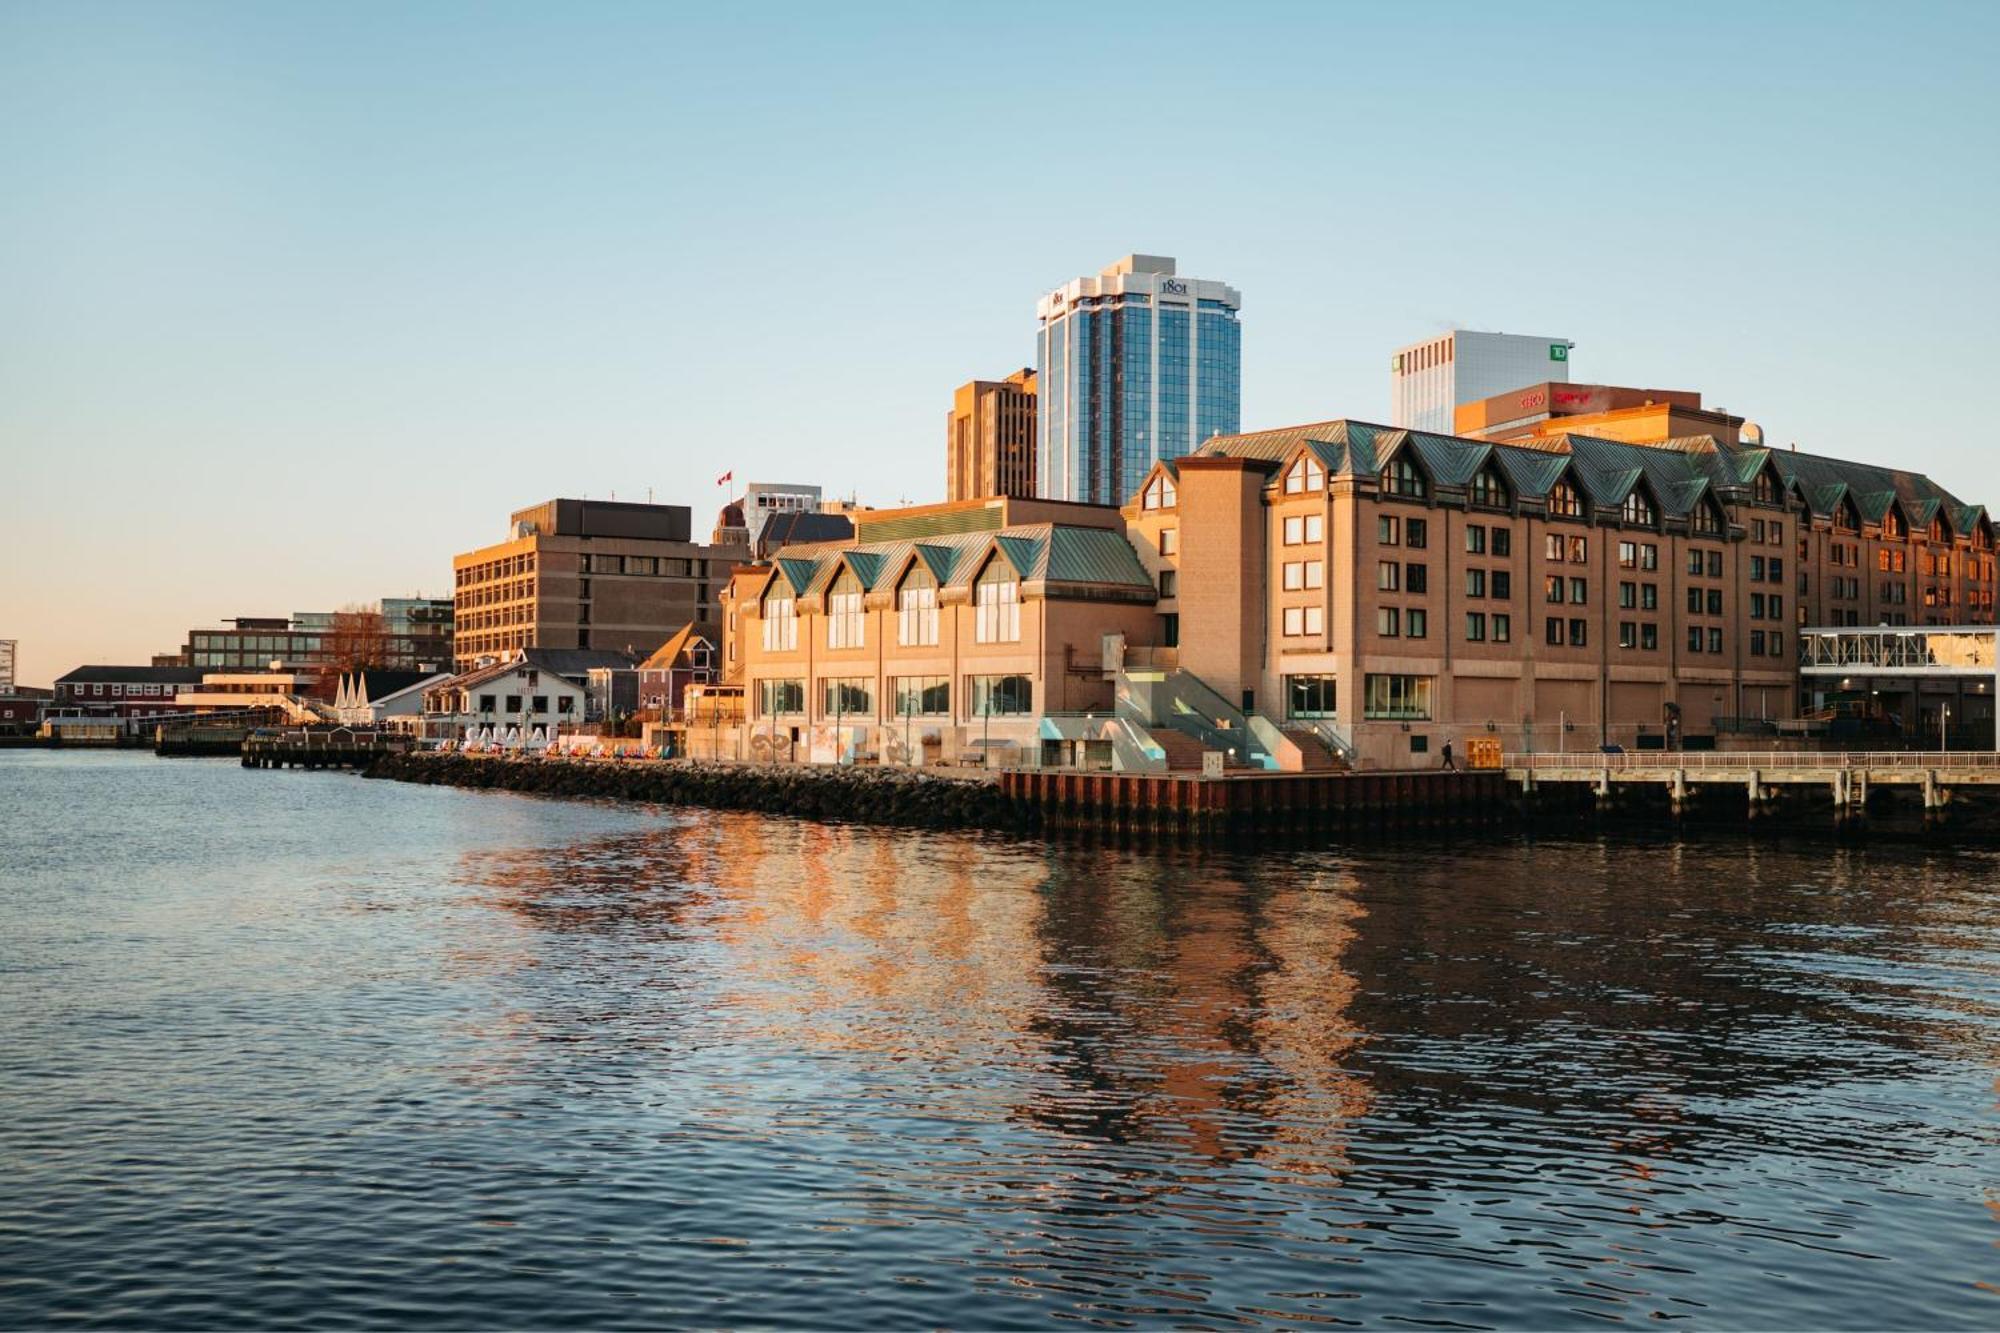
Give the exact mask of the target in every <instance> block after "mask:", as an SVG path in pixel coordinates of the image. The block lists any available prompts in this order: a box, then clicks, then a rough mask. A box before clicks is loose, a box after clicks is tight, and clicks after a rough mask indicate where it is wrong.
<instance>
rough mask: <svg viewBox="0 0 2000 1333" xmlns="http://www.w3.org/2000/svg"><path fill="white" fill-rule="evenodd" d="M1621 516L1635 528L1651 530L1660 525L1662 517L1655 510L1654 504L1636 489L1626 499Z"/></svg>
mask: <svg viewBox="0 0 2000 1333" xmlns="http://www.w3.org/2000/svg"><path fill="white" fill-rule="evenodd" d="M1619 516H1620V517H1622V518H1623V519H1624V520H1625V522H1626V524H1627V525H1628V526H1630V527H1635V528H1651V527H1656V526H1658V524H1659V521H1660V516H1659V514H1658V513H1656V512H1655V511H1654V509H1653V502H1652V501H1651V500H1648V499H1647V498H1646V497H1645V496H1644V495H1642V494H1640V492H1639V491H1637V490H1636V489H1635V490H1634V491H1633V492H1632V493H1631V494H1630V495H1628V496H1626V497H1625V505H1624V508H1623V509H1622V510H1620V513H1619Z"/></svg>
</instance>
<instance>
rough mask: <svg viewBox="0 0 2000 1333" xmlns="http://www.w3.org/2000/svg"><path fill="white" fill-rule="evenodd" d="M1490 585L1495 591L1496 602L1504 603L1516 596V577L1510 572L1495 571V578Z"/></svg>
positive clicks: (1490, 581)
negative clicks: (1503, 601)
mask: <svg viewBox="0 0 2000 1333" xmlns="http://www.w3.org/2000/svg"><path fill="white" fill-rule="evenodd" d="M1489 583H1490V585H1491V587H1492V589H1493V597H1494V599H1495V600H1496V601H1502V600H1505V599H1507V598H1511V597H1512V596H1513V595H1514V575H1513V574H1512V573H1511V572H1509V571H1508V570H1504V569H1496V570H1494V571H1493V577H1492V578H1491V579H1490V580H1489Z"/></svg>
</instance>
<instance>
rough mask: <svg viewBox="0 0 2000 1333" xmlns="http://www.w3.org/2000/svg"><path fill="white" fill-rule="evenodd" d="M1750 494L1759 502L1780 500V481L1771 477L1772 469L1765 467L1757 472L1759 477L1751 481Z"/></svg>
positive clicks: (1766, 502)
mask: <svg viewBox="0 0 2000 1333" xmlns="http://www.w3.org/2000/svg"><path fill="white" fill-rule="evenodd" d="M1750 494H1751V495H1752V496H1754V497H1755V498H1756V500H1757V503H1758V504H1776V503H1777V502H1778V483H1777V482H1775V481H1773V480H1772V479H1771V469H1769V468H1765V469H1764V470H1763V471H1761V472H1759V473H1758V474H1757V479H1756V480H1755V481H1753V482H1751V483H1750Z"/></svg>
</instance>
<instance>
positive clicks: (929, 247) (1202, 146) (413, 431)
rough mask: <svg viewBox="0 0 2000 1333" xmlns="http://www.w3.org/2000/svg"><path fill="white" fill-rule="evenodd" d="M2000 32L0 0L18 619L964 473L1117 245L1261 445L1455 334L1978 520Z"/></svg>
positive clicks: (1785, 19) (31, 675) (1982, 26)
mask: <svg viewBox="0 0 2000 1333" xmlns="http://www.w3.org/2000/svg"><path fill="white" fill-rule="evenodd" d="M1997 19H2000V6H1993V5H1970V4H1967V5H1928V6H1884V5H1872V6H1845V5H1834V4H1813V5H1778V4H1768V5H1741V4H1732V5H1715V6H1697V5H1690V4H1674V5H1646V6H1639V5H1626V6H1581V5H1578V6H1549V5H1529V6H1519V7H1515V8H1511V9H1508V8H1503V7H1502V6H1498V5H1476V6H1475V5H1454V4H1449V3H1431V4H1426V5H1420V6H1409V5H1403V6H1393V5H1383V4H1379V3H1370V4H1365V5H1354V6H1339V5H1331V4H1300V5H1281V6H1258V5H1227V6H1225V5H1214V4H1203V5H1192V6H1177V5H1169V4H1150V5H1133V6H1129V7H1098V8H1094V9H1088V10H1087V12H1086V7H1084V6H1080V5H1073V4H1051V5H1044V4H1016V5H1009V6H1004V7H993V6H987V7H983V8H980V9H977V10H976V11H975V10H965V11H963V12H961V10H960V8H959V7H955V6H942V5H937V4H934V3H931V4H898V5H852V6H834V5H774V6H763V7H751V6H733V5H732V6H716V7H713V8H710V7H699V8H697V7H685V8H675V7H671V6H667V5H662V4H644V5H603V4H596V5H593V4H578V5H533V6H530V5H504V4H502V5H493V4H480V5H449V4H418V5H400V4H399V5H389V4H323V5H305V4H272V5H255V4H249V3H243V4H236V5H186V4H172V3H142V4H90V3H74V2H71V3H49V4H40V3H21V0H0V126H3V127H4V128H0V182H4V184H0V458H4V463H5V468H4V472H0V477H4V495H5V500H4V506H5V507H4V511H0V517H3V518H4V521H5V523H6V527H7V551H8V561H7V569H6V576H5V578H4V579H0V637H16V638H19V639H21V640H22V641H23V642H22V668H23V669H22V676H23V679H24V680H25V681H27V682H29V683H45V682H47V681H48V680H49V679H51V678H53V677H54V676H55V675H57V674H59V673H60V672H62V671H64V670H66V669H68V668H69V667H70V666H72V665H74V664H76V663H78V662H80V661H86V660H89V661H112V660H138V661H144V660H145V658H146V656H147V655H149V654H150V653H152V652H155V651H167V650H170V649H172V648H174V647H177V646H178V645H179V644H180V642H181V641H182V635H183V632H184V631H185V630H186V629H187V628H188V627H189V626H191V625H194V624H198V623H200V624H206V623H212V622H214V621H216V620H219V619H221V618H223V617H227V616H234V615H239V614H241V615H250V614H284V613H286V612H290V611H295V610H313V609H325V608H329V607H333V606H337V605H340V604H343V603H348V602H354V601H366V600H373V599H375V598H378V597H381V596H384V595H394V594H405V593H412V592H416V591H419V590H421V591H423V592H426V593H434V594H442V593H444V592H445V591H446V590H447V588H448V581H449V570H450V564H449V561H450V557H451V554H452V553H453V552H454V551H457V550H461V549H465V548H468V547H470V546H474V545H477V544H481V543H484V542H488V541H492V540H496V539H498V538H499V537H501V536H502V534H503V526H504V523H505V518H506V514H507V512H508V511H509V510H510V509H512V508H515V507H517V506H521V505H525V504H528V503H531V502H533V501H536V500H540V499H544V498H547V497H549V496H552V495H556V494H566V495H575V494H589V495H593V496H603V495H607V494H609V493H611V492H613V491H616V493H617V494H618V496H619V498H621V499H626V498H644V496H645V495H646V493H647V490H648V488H651V490H652V492H653V494H654V495H655V496H656V498H658V499H660V500H663V501H666V500H671V501H679V502H685V503H688V504H691V505H693V506H695V509H696V524H697V527H698V528H699V529H701V530H706V528H707V526H708V525H709V523H710V522H711V521H712V517H713V512H714V509H715V506H716V504H717V503H718V502H719V501H720V499H721V498H722V495H721V492H720V491H719V490H718V489H717V487H716V486H715V484H714V481H715V477H716V476H717V475H718V474H719V473H721V472H723V471H724V470H725V469H730V468H733V469H734V470H735V472H736V476H737V478H738V480H739V481H741V480H744V479H747V478H753V477H754V478H759V479H775V480H805V481H817V482H819V483H821V484H822V485H824V486H825V487H827V489H828V490H829V491H830V492H847V491H854V492H857V493H858V494H859V495H860V496H861V497H862V498H863V499H864V500H867V501H871V502H875V503H885V502H886V503H893V502H895V501H896V500H898V499H900V498H905V497H907V498H908V499H910V500H913V501H922V500H929V499H935V498H938V497H940V495H941V494H942V490H943V462H942V448H941V436H942V429H943V427H942V423H943V417H944V413H945V409H946V407H947V405H948V402H949V394H950V391H951V389H952V387H953V386H954V385H955V384H957V383H959V382H961V381H963V380H966V379H969V378H973V377H976V376H995V375H1000V374H1004V373H1005V372H1007V371H1009V370H1012V369H1015V368H1018V367H1020V366H1022V365H1025V364H1028V363H1030V362H1031V361H1032V359H1033V354H1034V352H1033V324H1034V300H1035V297H1036V296H1037V295H1038V294H1039V293H1040V292H1041V291H1043V290H1044V289H1047V288H1049V287H1052V286H1054V285H1056V284H1057V283H1059V282H1061V281H1064V280H1066V279H1068V278H1070V277H1073V276H1076V275H1078V274H1082V273H1088V272H1094V271H1095V270H1096V269H1097V268H1098V267H1099V266H1101V265H1102V264H1104V263H1106V262H1108V261H1109V260H1111V259H1112V258H1114V257H1116V256H1118V255H1121V254H1124V253H1126V252H1127V251H1132V250H1141V251H1148V252H1153V253H1161V254H1171V255H1175V256H1178V257H1179V258H1180V260H1181V262H1182V268H1183V271H1184V272H1189V273H1193V274H1195V275H1197V276H1203V277H1212V278H1220V279H1222V280H1225V281H1228V282H1230V283H1233V284H1234V285H1236V286H1237V287H1239V288H1240V289H1241V290H1242V292H1243V294H1244V311H1243V320H1244V336H1243V378H1244V393H1243V405H1244V425H1245V426H1246V427H1253V428H1254V427H1261V426H1274V425H1282V424H1285V423H1288V422H1294V421H1300V420H1314V419H1320V418H1326V417H1334V416H1356V417H1362V418H1373V419H1381V418H1383V417H1384V416H1386V415H1387V410H1388V366H1387V353H1388V351H1389V349H1390V348H1391V347H1393V346H1395V345H1396V344H1399V343H1402V342H1406V341H1409V340H1412V339H1414V338H1418V337H1422V336H1425V335H1427V334H1429V333H1432V332H1435V331H1437V330H1439V329H1441V328H1443V327H1445V326H1448V325H1450V324H1454V323H1456V324H1464V325H1467V326H1471V327H1480V328H1498V329H1506V330H1513V331H1519V332H1526V333H1547V334H1555V335H1564V336H1568V337H1571V338H1574V339H1576V340H1577V342H1578V344H1579V347H1578V350H1577V352H1576V353H1575V361H1574V363H1573V366H1572V373H1573V375H1574V376H1575V377H1576V378H1579V379H1587V380H1601V381H1610V382H1614V383H1643V384H1647V385H1654V386H1662V387H1685V388H1693V389H1699V390H1701V391H1702V392H1704V393H1705V394H1707V395H1708V397H1709V401H1710V402H1712V403H1717V404H1720V405H1722V406H1724V407H1726V408H1728V409H1730V410H1732V411H1738V412H1744V413H1747V414H1749V415H1750V416H1752V417H1754V418H1755V419H1757V420H1759V421H1761V422H1763V423H1764V425H1765V426H1766V429H1767V431H1768V435H1769V438H1770V439H1771V440H1772V441H1773V442H1774V443H1777V444H1779V445H1783V444H1785V443H1788V442H1792V441H1796V442H1798V444H1799V445H1800V447H1802V448H1810V449H1815V450H1819V451H1822V452H1826V453H1832V454H1838V455H1849V456H1855V457H1865V458H1873V459H1888V460H1892V461H1894V462H1897V463H1901V464H1904V465H1907V466H1912V467H1917V468H1920V469H1923V470H1927V471H1929V472H1931V473H1932V474H1933V475H1934V476H1936V477H1937V478H1938V479H1939V480H1940V481H1941V482H1943V483H1944V484H1945V485H1946V486H1948V487H1951V488H1953V489H1954V490H1956V491H1958V492H1959V493H1960V494H1961V495H1964V496H1966V497H1967V498H1971V499H1980V500H1984V501H1985V502H1986V503H1988V504H1992V505H1995V506H1996V507H2000V466H1996V464H1995V462H1994V451H1993V448H1992V446H1991V445H1990V444H1989V443H1987V442H1986V423H1987V421H1988V419H1989V417H1990V410H1989V406H1988V403H1987V402H1986V401H1985V400H1986V399H1987V398H1988V397H1989V396H1990V394H1991V392H1992V370H1993V368H1994V367H1995V366H1996V365H2000V333H1996V330H1995V325H1994V321H1993V317H1992V316H1993V311H1994V307H1995V297H1996V294H2000V293H1996V287H2000V279H1996V271H1995V254H1994V246H1995V241H1994V237H1995V234H1996V223H1995V220H1996V218H2000V172H1996V170H1995V168H1994V158H1995V144H1996V143H2000V134H1997V133H1996V131H2000V124H1996V120H2000V115H1996V112H2000V92H1996V86H2000V84H1996V80H1995V79H1994V77H1993V75H1992V72H1991V64H1990V61H1991V53H1992V51H1993V49H1994V47H1995V42H1996V38H2000V21H1996V20H1997Z"/></svg>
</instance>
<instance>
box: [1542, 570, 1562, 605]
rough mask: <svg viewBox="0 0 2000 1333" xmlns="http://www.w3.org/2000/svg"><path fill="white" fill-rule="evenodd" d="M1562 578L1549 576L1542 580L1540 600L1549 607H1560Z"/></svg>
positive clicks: (1553, 575) (1558, 575)
mask: <svg viewBox="0 0 2000 1333" xmlns="http://www.w3.org/2000/svg"><path fill="white" fill-rule="evenodd" d="M1563 588H1564V584H1563V576H1562V575H1560V574H1551V575H1549V576H1548V577H1547V578H1545V579H1543V580H1542V600H1543V601H1545V602H1547V603H1548V604H1549V605H1550V606H1561V605H1562V601H1563Z"/></svg>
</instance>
